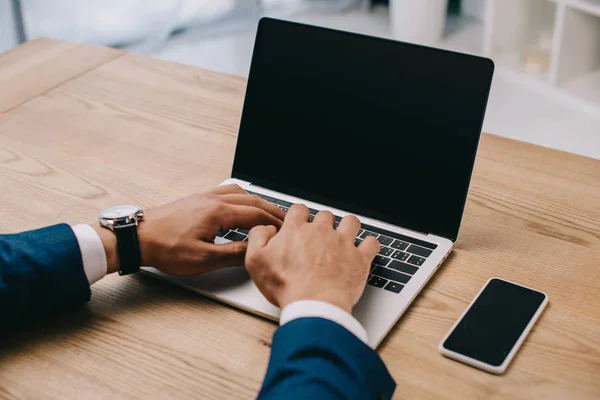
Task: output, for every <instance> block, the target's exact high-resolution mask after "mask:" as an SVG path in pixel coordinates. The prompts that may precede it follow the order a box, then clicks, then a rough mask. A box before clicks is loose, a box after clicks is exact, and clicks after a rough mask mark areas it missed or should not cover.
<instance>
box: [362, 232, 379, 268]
mask: <svg viewBox="0 0 600 400" xmlns="http://www.w3.org/2000/svg"><path fill="white" fill-rule="evenodd" d="M357 249H358V250H359V251H360V252H361V253H362V254H363V256H364V257H365V259H367V260H369V263H370V262H371V261H373V259H374V258H375V256H376V255H377V253H379V241H378V240H377V239H375V238H374V237H373V236H368V237H366V238H365V239H364V240H363V241H362V243H361V244H359V245H358V247H357Z"/></svg>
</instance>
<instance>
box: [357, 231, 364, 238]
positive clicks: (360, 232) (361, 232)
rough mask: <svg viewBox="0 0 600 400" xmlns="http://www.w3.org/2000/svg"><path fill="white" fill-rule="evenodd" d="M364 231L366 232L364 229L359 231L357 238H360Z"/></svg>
mask: <svg viewBox="0 0 600 400" xmlns="http://www.w3.org/2000/svg"><path fill="white" fill-rule="evenodd" d="M364 231H365V230H364V229H361V230H360V231H358V235H356V237H360V235H362V234H363V232H364Z"/></svg>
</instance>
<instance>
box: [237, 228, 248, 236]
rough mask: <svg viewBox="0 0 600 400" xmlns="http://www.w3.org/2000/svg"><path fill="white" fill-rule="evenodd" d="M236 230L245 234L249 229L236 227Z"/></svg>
mask: <svg viewBox="0 0 600 400" xmlns="http://www.w3.org/2000/svg"><path fill="white" fill-rule="evenodd" d="M237 231H238V232H239V233H243V234H244V235H247V234H248V232H250V229H241V228H237Z"/></svg>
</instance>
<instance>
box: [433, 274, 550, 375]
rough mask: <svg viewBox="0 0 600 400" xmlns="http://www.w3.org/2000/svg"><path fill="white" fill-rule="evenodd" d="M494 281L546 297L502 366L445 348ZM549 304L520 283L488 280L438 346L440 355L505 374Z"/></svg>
mask: <svg viewBox="0 0 600 400" xmlns="http://www.w3.org/2000/svg"><path fill="white" fill-rule="evenodd" d="M494 279H498V280H500V281H504V282H507V283H510V284H513V285H516V286H520V287H523V288H526V289H529V290H533V291H535V292H538V293H540V294H542V295H543V296H544V299H543V301H542V302H541V303H540V305H539V307H538V309H537V311H536V312H535V314H533V316H532V317H531V319H530V320H529V323H528V324H527V325H526V327H525V329H524V330H523V332H522V333H521V335H520V336H519V338H518V340H517V341H516V342H515V344H514V346H513V347H512V349H511V350H510V352H509V353H508V355H507V356H506V358H505V359H504V361H503V362H502V364H501V365H499V366H497V365H491V364H487V363H485V362H482V361H480V360H476V359H474V358H471V357H468V356H465V355H464V354H460V353H457V352H455V351H452V350H449V349H447V348H445V347H444V343H445V342H446V340H447V339H448V337H449V336H450V335H451V334H452V332H454V330H455V329H456V327H457V326H458V324H459V323H460V322H461V321H462V319H463V318H464V317H465V315H467V313H468V312H469V310H470V309H471V307H472V306H473V304H475V302H477V300H478V299H479V297H480V296H481V293H482V292H483V291H484V290H485V288H486V287H487V286H488V285H489V284H490V282H491V281H492V280H494ZM547 304H548V296H547V295H546V294H545V293H543V292H540V291H539V290H535V289H532V288H530V287H527V286H524V285H520V284H518V283H514V282H511V281H508V280H506V279H502V278H498V277H492V278H490V279H488V280H487V282H486V283H485V285H483V287H482V288H481V289H480V290H479V292H478V293H477V295H476V296H475V298H474V299H473V300H472V301H471V303H470V304H469V305H468V306H467V308H466V309H465V311H463V313H462V314H461V316H460V317H459V318H458V319H457V320H456V322H455V323H454V325H453V326H452V328H450V330H449V331H448V333H446V335H445V336H444V338H443V339H442V341H441V342H440V344H439V346H438V349H439V351H440V353H441V354H442V355H443V356H445V357H448V358H452V359H454V360H456V361H460V362H462V363H464V364H467V365H470V366H472V367H475V368H479V369H482V370H484V371H487V372H490V373H492V374H497V375H499V374H503V373H504V372H505V371H506V368H507V367H508V365H509V364H510V362H511V360H512V359H513V357H514V356H515V354H516V353H517V350H519V348H520V347H521V344H523V342H524V341H525V338H526V337H527V335H528V334H529V332H530V331H531V328H533V325H534V324H535V323H536V321H537V320H538V318H539V317H540V315H541V314H542V311H544V308H545V307H546V305H547Z"/></svg>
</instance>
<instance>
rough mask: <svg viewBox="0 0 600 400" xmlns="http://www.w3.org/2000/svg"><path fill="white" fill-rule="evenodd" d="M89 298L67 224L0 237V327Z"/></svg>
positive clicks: (74, 240)
mask: <svg viewBox="0 0 600 400" xmlns="http://www.w3.org/2000/svg"><path fill="white" fill-rule="evenodd" d="M89 299H90V287H89V283H88V280H87V278H86V276H85V273H84V270H83V262H82V258H81V252H80V250H79V245H78V243H77V239H76V238H75V235H74V234H73V230H72V229H71V227H70V226H69V225H66V224H60V225H54V226H49V227H46V228H42V229H37V230H33V231H28V232H22V233H18V234H10V235H0V331H5V330H7V329H10V328H12V327H14V326H15V325H18V324H20V323H23V322H26V321H27V320H29V319H32V318H34V317H39V316H43V315H48V314H52V313H55V312H58V311H61V310H64V309H67V308H69V307H72V306H75V305H77V304H80V303H84V302H86V301H88V300H89Z"/></svg>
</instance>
